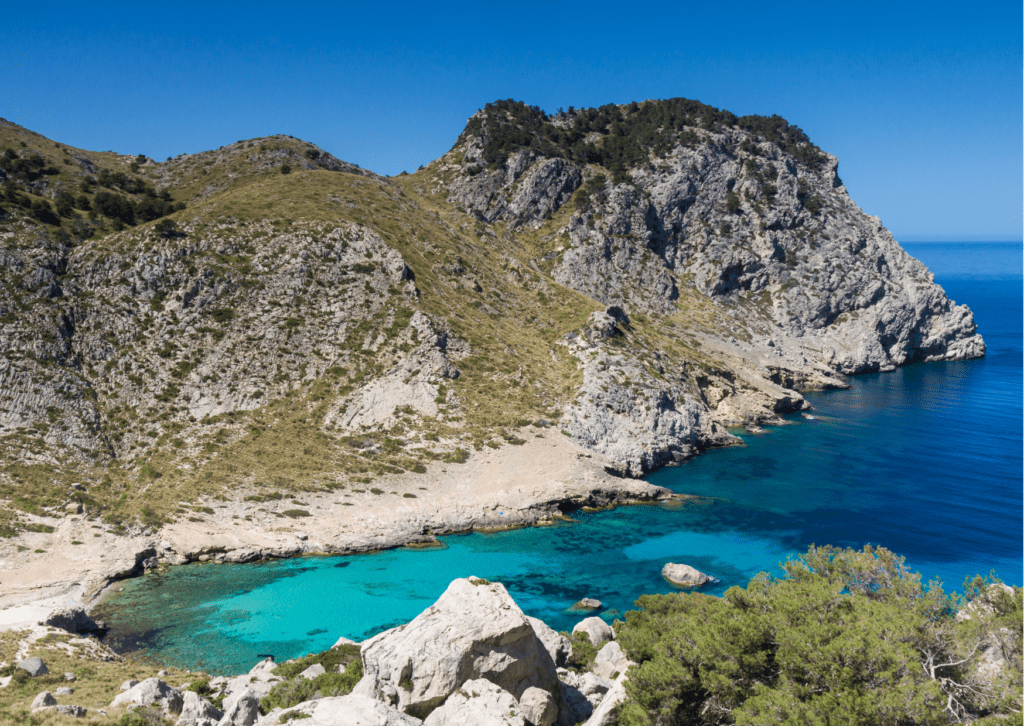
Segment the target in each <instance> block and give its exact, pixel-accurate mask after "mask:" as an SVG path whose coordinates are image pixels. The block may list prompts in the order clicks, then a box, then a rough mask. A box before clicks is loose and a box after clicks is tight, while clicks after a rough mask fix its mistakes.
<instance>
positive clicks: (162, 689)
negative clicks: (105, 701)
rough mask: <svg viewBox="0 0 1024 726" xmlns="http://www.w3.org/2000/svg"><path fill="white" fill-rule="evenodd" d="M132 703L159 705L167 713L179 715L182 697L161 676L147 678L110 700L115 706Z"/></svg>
mask: <svg viewBox="0 0 1024 726" xmlns="http://www.w3.org/2000/svg"><path fill="white" fill-rule="evenodd" d="M130 703H133V704H136V705H139V706H159V707H160V708H161V709H162V710H163V712H164V714H165V715H168V716H177V715H178V714H180V713H181V705H182V698H181V694H180V693H179V692H178V691H176V690H175V689H173V688H171V687H170V686H168V685H167V684H166V683H164V682H163V681H161V680H160V679H159V678H147V679H146V680H144V681H142V682H141V683H138V684H136V685H134V686H132V687H131V688H129V689H128V690H127V691H125V692H124V693H120V694H118V695H117V696H116V697H115V698H114V700H113V701H111V702H110V707H111V708H114V707H116V706H123V705H127V704H130Z"/></svg>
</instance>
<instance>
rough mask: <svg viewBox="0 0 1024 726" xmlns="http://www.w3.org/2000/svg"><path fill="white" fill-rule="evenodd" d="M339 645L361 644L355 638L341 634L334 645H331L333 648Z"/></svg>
mask: <svg viewBox="0 0 1024 726" xmlns="http://www.w3.org/2000/svg"><path fill="white" fill-rule="evenodd" d="M339 645H359V643H357V642H356V641H354V640H352V639H350V638H346V637H345V636H344V635H343V636H341V637H340V638H338V639H337V640H336V641H335V643H334V645H332V646H331V647H332V648H337V647H338V646H339Z"/></svg>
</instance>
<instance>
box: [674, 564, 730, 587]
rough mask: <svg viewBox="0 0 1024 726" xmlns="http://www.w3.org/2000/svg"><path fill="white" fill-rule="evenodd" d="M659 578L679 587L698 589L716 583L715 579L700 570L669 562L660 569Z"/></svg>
mask: <svg viewBox="0 0 1024 726" xmlns="http://www.w3.org/2000/svg"><path fill="white" fill-rule="evenodd" d="M661 576H662V577H664V578H665V579H666V580H668V581H669V582H671V583H672V584H673V585H679V586H680V587H700V586H701V585H704V584H707V583H709V582H717V580H716V579H715V578H713V577H711V576H710V575H705V574H704V573H703V572H701V571H700V570H696V569H694V568H692V567H690V566H689V565H680V564H676V563H674V562H669V563H667V564H666V565H665V566H664V567H662V568H661Z"/></svg>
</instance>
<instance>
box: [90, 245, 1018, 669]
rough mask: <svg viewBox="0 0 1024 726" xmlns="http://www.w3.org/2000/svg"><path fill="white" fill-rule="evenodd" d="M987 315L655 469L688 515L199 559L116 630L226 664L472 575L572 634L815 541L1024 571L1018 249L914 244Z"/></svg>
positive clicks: (325, 638) (122, 616)
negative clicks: (771, 419) (944, 348)
mask: <svg viewBox="0 0 1024 726" xmlns="http://www.w3.org/2000/svg"><path fill="white" fill-rule="evenodd" d="M905 247H906V248H907V250H908V251H909V252H910V253H911V254H912V255H914V256H916V257H918V258H919V259H921V260H923V261H924V262H925V263H926V264H928V265H929V266H930V267H931V269H932V270H933V271H934V272H935V274H936V279H937V280H938V281H939V282H940V284H942V285H943V286H944V287H945V288H946V291H947V292H948V293H949V295H950V296H951V297H953V298H954V299H955V300H957V301H958V302H965V303H967V304H968V305H970V307H971V308H972V310H973V311H974V313H975V319H976V321H977V322H978V326H979V329H980V330H981V333H982V335H983V336H984V337H985V340H986V343H987V344H988V347H989V353H988V356H987V357H986V358H985V359H983V360H978V361H966V362H957V363H930V364H920V365H912V366H908V367H906V368H902V369H900V370H898V371H896V372H894V373H886V374H881V375H872V376H865V377H861V378H857V379H855V380H853V381H852V384H853V386H852V388H851V389H850V390H849V391H833V392H826V393H815V394H809V395H808V400H810V401H811V403H812V404H813V405H814V408H815V410H814V411H813V415H814V417H815V418H814V419H805V418H803V417H801V416H795V417H793V418H792V419H791V420H792V424H791V425H787V426H781V427H776V428H772V429H769V430H767V431H766V433H764V434H760V435H757V436H751V435H746V434H743V439H744V441H745V442H746V444H747V445H746V446H745V447H736V448H729V449H722V450H717V451H712V452H709V453H707V454H705V455H703V456H701V457H698V458H697V459H696V460H694V461H691V462H689V463H687V464H685V465H683V466H680V467H675V468H671V469H665V470H663V471H660V472H657V473H656V474H654V475H652V476H651V481H652V482H653V483H656V484H660V485H662V486H666V487H669V488H671V489H674V490H675V491H678V492H681V493H687V494H696V495H699V497H700V498H699V499H697V500H691V501H690V502H688V503H687V504H686V505H685V506H683V507H682V508H681V509H680V508H669V507H662V506H635V507H623V508H620V509H617V510H615V511H611V512H601V513H596V514H576V515H575V519H576V520H578V521H576V522H575V523H565V524H560V525H558V526H555V527H550V528H534V529H526V530H518V531H511V532H502V533H497V534H472V535H464V536H452V537H445V538H442V539H443V541H444V543H445V545H446V547H445V549H437V550H408V549H401V550H392V551H388V552H380V553H375V554H370V555H354V556H346V557H306V558H300V559H295V560H287V561H278V562H270V563H265V564H253V565H189V566H184V567H178V568H173V569H172V570H171V571H170V572H168V573H166V574H162V575H149V576H147V577H144V578H139V579H136V580H132V581H129V582H126V583H124V590H123V591H121V592H119V593H116V594H115V595H114V596H113V597H111V598H110V599H109V600H108V601H107V602H106V603H105V604H104V605H103V607H102V611H103V612H102V616H103V617H104V618H105V619H106V620H108V622H110V623H111V624H112V630H111V633H110V635H109V636H108V637H109V642H110V644H111V645H113V646H114V647H115V648H117V649H119V650H143V651H145V652H146V653H147V654H149V655H151V656H153V657H155V658H157V659H158V660H160V661H162V662H164V663H168V664H174V665H177V666H181V667H188V668H193V669H199V668H202V669H206V670H209V671H211V672H215V673H238V672H241V671H244V670H248V669H249V668H250V667H251V666H252V665H253V664H254V663H255V661H256V658H257V655H258V654H263V653H273V654H274V655H275V657H276V658H277V659H278V660H282V659H284V658H288V657H293V656H296V655H302V654H305V653H308V652H315V651H319V650H323V649H325V648H328V647H330V645H332V644H333V643H334V641H335V640H336V639H337V638H338V636H341V635H345V636H348V637H351V638H354V639H356V640H361V639H363V638H364V637H366V636H368V635H372V634H374V633H377V632H380V631H381V630H383V629H386V628H389V627H392V626H393V625H396V624H398V623H401V622H406V621H408V620H409V619H411V618H413V617H414V616H415V615H417V614H418V613H419V612H420V611H421V610H423V609H424V608H425V607H426V606H428V605H429V604H430V603H432V602H433V601H434V600H435V599H436V598H437V596H438V595H439V594H440V593H441V592H442V591H443V590H444V588H445V587H446V586H447V584H448V583H449V582H450V581H451V580H452V579H453V578H456V577H464V576H466V575H470V574H473V575H478V576H481V577H486V578H487V579H490V580H497V581H500V582H503V583H505V585H506V586H507V587H508V589H509V590H510V592H511V593H512V595H513V597H515V599H516V601H517V602H518V603H519V604H520V605H521V606H522V607H523V609H524V610H525V611H526V612H527V613H529V614H531V615H535V616H537V617H539V618H541V619H543V620H544V621H546V622H547V623H548V624H549V625H551V626H552V627H554V628H556V629H570V628H571V627H572V625H573V624H574V623H575V622H576V621H578V620H579V619H580V615H579V614H575V613H570V612H567V610H566V608H567V607H568V606H569V605H571V604H572V603H573V602H575V601H576V600H578V599H580V598H581V597H584V596H588V597H596V598H598V599H600V600H601V601H602V602H603V603H604V604H605V607H606V608H607V610H606V611H605V612H604V613H603V615H604V616H605V617H606V618H607V619H609V620H610V619H614V618H615V617H616V616H617V615H620V614H621V613H622V612H624V611H625V610H627V609H630V608H631V607H632V606H633V601H634V600H635V599H636V597H637V596H638V595H639V594H641V593H651V592H668V591H670V590H671V589H672V588H671V587H670V586H669V585H668V584H667V583H666V582H665V581H664V580H663V579H662V578H661V576H660V571H661V567H662V565H663V564H664V563H665V562H669V561H673V562H685V563H688V564H691V565H693V566H695V567H697V568H698V569H700V570H703V571H705V572H707V573H709V574H712V575H714V576H716V577H718V578H720V580H721V583H720V584H719V585H717V586H715V587H712V588H707V589H706V591H708V592H712V593H721V592H724V591H725V589H726V588H728V587H731V586H733V585H744V584H746V582H747V581H748V580H749V579H750V577H751V576H753V575H754V574H756V573H757V572H760V571H763V570H768V571H773V572H778V571H779V569H778V564H779V562H781V561H784V560H785V559H786V558H787V556H789V555H790V554H791V553H799V552H801V551H803V550H805V549H806V548H807V546H808V545H809V544H811V543H817V544H826V543H828V544H834V545H843V546H847V545H848V546H853V547H860V546H862V545H864V544H865V543H872V544H878V545H884V546H885V547H888V548H889V549H892V550H894V551H896V552H898V553H900V554H902V555H904V556H906V558H907V561H908V564H909V565H910V566H911V567H912V568H913V569H914V570H918V571H920V572H921V573H922V574H923V575H924V577H925V579H931V578H941V579H942V580H943V581H944V582H945V583H946V587H947V589H959V587H960V585H961V583H962V582H963V580H964V578H965V577H967V576H969V575H973V574H977V573H987V572H988V571H989V570H990V569H995V570H996V573H997V574H998V575H999V576H1001V577H1002V578H1003V579H1004V580H1005V581H1007V582H1010V583H1013V584H1021V582H1022V573H1021V570H1022V555H1021V522H1022V493H1021V471H1022V455H1021V442H1022V426H1021V420H1022V406H1021V390H1022V388H1021V387H1022V376H1021V355H1022V346H1021V330H1022V321H1021V304H1020V301H1021V297H1022V289H1021V275H1020V270H1021V246H1020V245H1019V244H984V245H972V246H964V245H956V244H951V243H942V244H908V245H905Z"/></svg>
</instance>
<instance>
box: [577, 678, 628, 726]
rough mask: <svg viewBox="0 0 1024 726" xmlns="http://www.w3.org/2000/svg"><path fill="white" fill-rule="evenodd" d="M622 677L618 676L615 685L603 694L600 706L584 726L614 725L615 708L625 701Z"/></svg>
mask: <svg viewBox="0 0 1024 726" xmlns="http://www.w3.org/2000/svg"><path fill="white" fill-rule="evenodd" d="M624 680H625V677H624V676H620V677H619V679H618V680H617V681H615V685H614V686H612V688H611V689H610V690H609V691H608V693H606V694H605V696H604V698H603V699H602V700H601V705H600V706H598V707H597V708H596V709H594V713H593V714H591V716H590V718H588V719H587V722H586V723H585V724H584V726H612V724H614V723H616V715H615V708H616V706H618V705H619V704H620V703H622V702H623V701H625V700H626V687H625V686H624V685H623V682H624Z"/></svg>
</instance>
